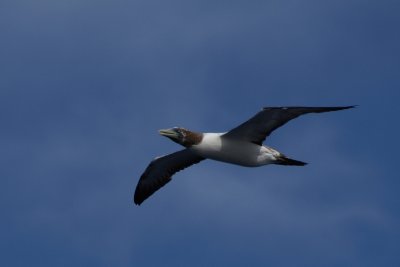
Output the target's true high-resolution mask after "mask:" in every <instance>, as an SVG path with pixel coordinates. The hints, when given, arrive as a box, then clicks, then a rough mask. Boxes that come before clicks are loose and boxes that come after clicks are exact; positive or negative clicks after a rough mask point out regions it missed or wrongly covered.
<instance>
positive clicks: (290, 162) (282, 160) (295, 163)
mask: <svg viewBox="0 0 400 267" xmlns="http://www.w3.org/2000/svg"><path fill="white" fill-rule="evenodd" d="M275 164H278V165H288V166H304V165H307V163H306V162H302V161H299V160H295V159H290V158H287V157H286V156H283V155H282V156H281V157H279V158H278V159H277V161H276V162H275Z"/></svg>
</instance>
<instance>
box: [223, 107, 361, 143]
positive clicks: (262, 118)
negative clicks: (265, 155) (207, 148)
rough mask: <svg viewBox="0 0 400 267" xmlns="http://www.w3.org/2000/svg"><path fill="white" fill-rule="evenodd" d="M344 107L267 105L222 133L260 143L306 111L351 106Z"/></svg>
mask: <svg viewBox="0 0 400 267" xmlns="http://www.w3.org/2000/svg"><path fill="white" fill-rule="evenodd" d="M353 107H354V106H346V107H269V108H263V109H262V110H261V111H260V112H258V113H257V114H256V115H255V116H254V117H252V118H251V119H249V120H248V121H246V122H244V123H242V124H241V125H239V126H238V127H236V128H234V129H232V130H231V131H229V132H227V133H226V134H224V135H223V137H226V138H235V139H242V140H245V141H248V142H252V143H254V144H257V145H262V143H263V142H264V140H265V138H266V137H267V136H269V135H270V134H271V133H272V132H273V131H274V130H275V129H277V128H279V127H281V126H282V125H284V124H285V123H287V122H288V121H290V120H292V119H294V118H297V117H298V116H301V115H303V114H307V113H321V112H329V111H337V110H342V109H348V108H353Z"/></svg>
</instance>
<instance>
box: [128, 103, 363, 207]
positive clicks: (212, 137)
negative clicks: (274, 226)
mask: <svg viewBox="0 0 400 267" xmlns="http://www.w3.org/2000/svg"><path fill="white" fill-rule="evenodd" d="M353 107H355V106H343V107H266V108H263V109H262V110H261V111H260V112H258V113H257V114H256V115H254V116H253V117H252V118H250V119H249V120H248V121H246V122H244V123H242V124H240V125H239V126H237V127H236V128H234V129H232V130H230V131H229V132H226V133H200V132H194V131H190V130H187V129H184V128H181V127H174V128H171V129H164V130H160V131H159V133H160V134H161V135H163V136H165V137H168V138H169V139H171V140H172V141H174V142H176V143H178V144H180V145H182V146H184V147H185V148H184V149H183V150H180V151H177V152H174V153H172V154H169V155H166V156H162V157H157V158H155V159H154V160H153V161H152V162H151V163H150V164H149V165H148V167H147V168H146V170H145V171H144V173H143V174H142V176H141V177H140V179H139V182H138V184H137V186H136V190H135V194H134V198H133V200H134V202H135V204H137V205H140V204H142V202H143V201H144V200H146V199H147V198H148V197H150V196H151V195H152V194H153V193H154V192H156V191H157V190H158V189H160V188H161V187H163V186H164V185H165V184H167V183H168V182H169V181H171V177H172V176H173V175H174V174H175V173H176V172H178V171H180V170H183V169H185V168H187V167H189V166H191V165H193V164H196V163H199V162H200V161H202V160H205V159H213V160H217V161H223V162H227V163H232V164H236V165H241V166H246V167H258V166H262V165H268V164H278V165H287V166H304V165H306V164H307V163H305V162H302V161H298V160H294V159H291V158H288V157H286V156H285V155H284V154H282V153H281V152H279V151H277V150H275V149H273V148H271V147H268V146H265V145H263V142H264V140H265V139H266V138H267V137H268V136H269V135H270V134H271V133H272V132H273V131H274V130H275V129H277V128H279V127H281V126H282V125H284V124H285V123H287V122H288V121H290V120H292V119H294V118H297V117H299V116H301V115H303V114H307V113H322V112H329V111H337V110H343V109H349V108H353Z"/></svg>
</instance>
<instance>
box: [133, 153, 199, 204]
mask: <svg viewBox="0 0 400 267" xmlns="http://www.w3.org/2000/svg"><path fill="white" fill-rule="evenodd" d="M202 160H204V158H203V157H200V156H198V155H196V154H194V153H193V152H191V151H190V150H188V149H184V150H180V151H177V152H175V153H172V154H169V155H166V156H162V157H158V158H155V159H154V160H153V161H152V162H151V163H150V164H149V166H147V168H146V170H145V171H144V172H143V174H142V176H141V177H140V179H139V182H138V184H137V186H136V190H135V195H134V198H133V200H134V202H135V204H137V205H140V204H141V203H142V202H143V201H144V200H146V199H147V198H148V197H150V196H151V195H152V194H153V193H154V192H156V191H157V190H158V189H160V188H161V187H163V186H164V185H165V184H167V183H168V182H169V181H171V177H172V176H173V175H174V174H175V173H176V172H178V171H180V170H183V169H185V168H187V167H189V166H191V165H193V164H196V163H199V162H200V161H202Z"/></svg>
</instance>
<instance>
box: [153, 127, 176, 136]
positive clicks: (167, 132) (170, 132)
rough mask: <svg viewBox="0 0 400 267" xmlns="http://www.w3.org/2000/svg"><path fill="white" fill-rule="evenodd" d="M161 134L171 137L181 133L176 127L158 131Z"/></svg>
mask: <svg viewBox="0 0 400 267" xmlns="http://www.w3.org/2000/svg"><path fill="white" fill-rule="evenodd" d="M158 132H159V133H160V134H161V135H163V136H165V137H169V138H178V137H179V134H178V133H177V132H176V131H175V130H174V129H172V128H171V129H161V130H159V131H158Z"/></svg>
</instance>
